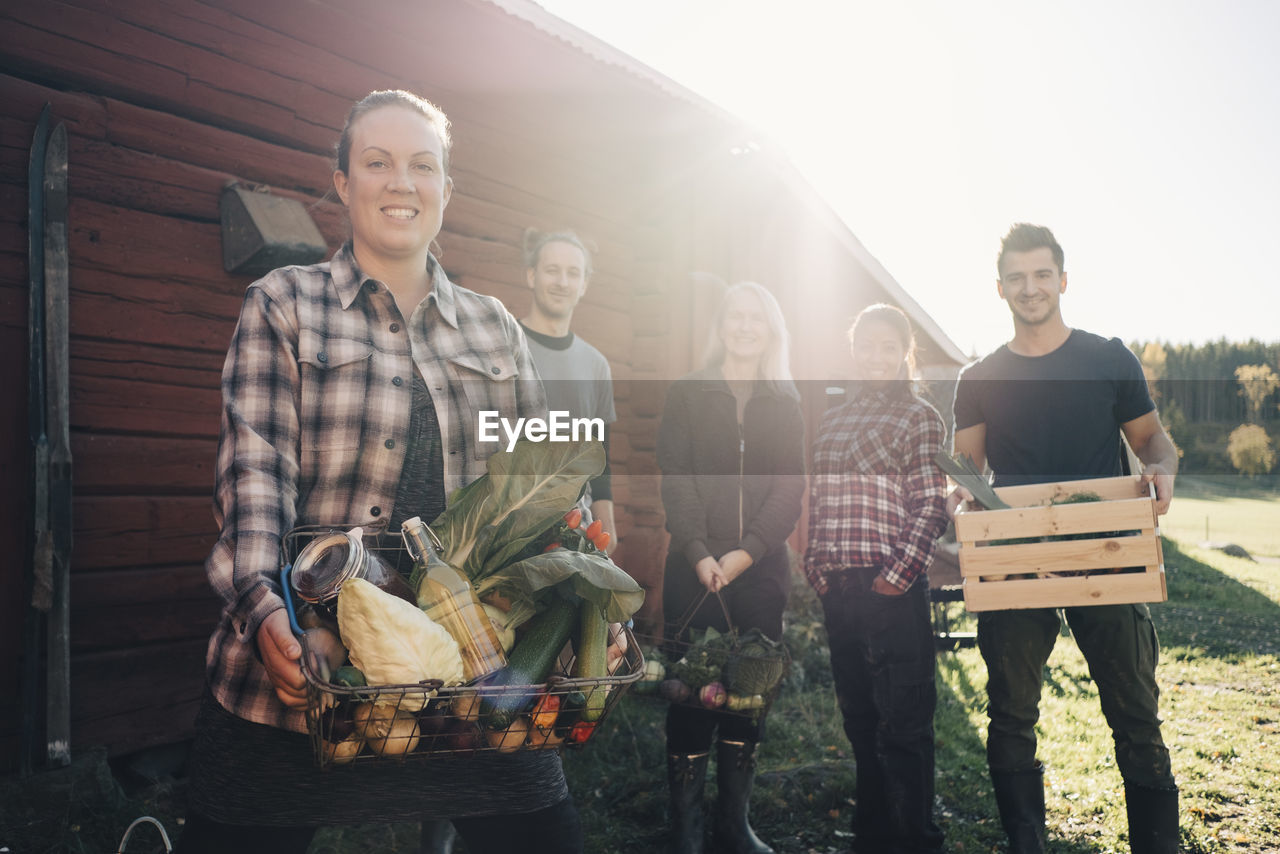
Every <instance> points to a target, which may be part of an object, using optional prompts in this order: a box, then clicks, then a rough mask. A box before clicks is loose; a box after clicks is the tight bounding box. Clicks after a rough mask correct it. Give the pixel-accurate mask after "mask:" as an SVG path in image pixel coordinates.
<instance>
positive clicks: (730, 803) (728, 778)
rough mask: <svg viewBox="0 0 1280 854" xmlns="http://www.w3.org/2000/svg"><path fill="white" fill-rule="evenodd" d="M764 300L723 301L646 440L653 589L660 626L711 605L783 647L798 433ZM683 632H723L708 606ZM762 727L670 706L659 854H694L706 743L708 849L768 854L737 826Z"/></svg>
mask: <svg viewBox="0 0 1280 854" xmlns="http://www.w3.org/2000/svg"><path fill="white" fill-rule="evenodd" d="M787 347H788V336H787V330H786V325H785V323H784V321H783V318H782V311H781V309H780V308H779V307H778V302H777V300H775V299H774V297H773V295H772V294H770V293H769V292H768V291H767V290H765V289H764V288H763V287H762V286H760V285H758V284H755V283H753V282H743V283H740V284H737V285H734V286H733V287H731V288H730V289H729V290H728V291H727V292H726V294H725V297H724V300H723V301H722V302H721V304H720V307H719V310H718V311H717V313H716V317H715V321H714V322H713V324H712V327H711V335H710V341H709V343H708V347H707V355H706V362H705V365H706V366H705V367H704V368H703V369H702V370H700V371H696V372H695V373H692V374H689V375H688V376H686V377H684V378H682V379H681V380H679V381H677V382H676V383H674V384H673V385H672V386H671V389H670V390H669V391H668V394H667V401H666V407H665V409H664V410H663V413H662V425H661V428H660V429H659V432H658V464H659V466H660V467H661V469H662V503H663V507H664V508H665V510H666V516H667V530H669V531H670V532H671V545H670V549H669V551H668V553H667V560H666V570H665V573H666V574H665V577H664V581H663V609H664V612H665V614H666V619H667V622H668V625H671V624H672V623H673V622H674V621H676V620H678V619H679V618H680V617H681V616H682V615H685V614H687V613H688V612H689V610H690V609H691V608H692V607H693V605H694V603H696V602H697V601H698V599H699V598H701V597H702V596H703V595H704V593H706V592H708V591H709V592H711V593H719V594H720V596H721V597H722V598H723V599H724V601H725V603H726V605H727V607H728V610H729V616H730V618H731V619H732V620H733V625H734V627H735V628H737V629H739V630H747V629H750V628H759V629H760V630H761V631H763V632H764V633H765V634H766V635H768V636H769V637H771V638H774V639H779V638H780V637H781V635H782V612H783V609H784V608H785V607H786V603H787V593H788V587H789V582H788V576H789V572H790V566H789V561H788V557H787V548H786V539H787V537H788V536H790V534H791V531H792V529H793V528H794V527H795V524H796V521H797V520H798V519H799V517H800V502H801V498H802V496H803V493H804V423H803V420H802V418H801V414H800V404H799V396H798V395H797V394H796V390H795V386H794V385H793V383H792V381H791V372H790V368H789V366H788V360H787ZM689 626H690V628H703V627H706V626H715V627H716V628H717V629H719V630H725V629H727V628H728V627H727V626H726V625H725V621H724V615H723V613H722V611H721V609H720V606H719V604H718V603H717V602H716V601H715V599H714V597H708V598H707V599H706V601H704V602H703V603H702V607H701V608H699V609H698V611H697V612H696V613H695V614H694V615H693V617H692V620H691V622H690V623H689ZM763 725H764V721H763V719H761V720H758V721H752V720H751V719H749V718H746V717H743V716H741V715H731V714H725V713H722V712H712V711H706V710H702V709H696V708H692V707H688V706H680V705H675V704H673V705H672V706H671V707H670V710H669V712H668V715H667V768H668V782H669V785H670V794H671V813H670V823H671V828H670V829H671V847H670V850H671V851H673V852H681V854H690V853H691V852H698V851H701V850H702V793H703V786H704V783H705V779H706V770H707V764H708V760H709V756H710V750H711V745H712V741H713V739H714V740H716V774H717V781H718V783H719V798H718V801H717V805H716V811H715V819H716V821H715V832H714V836H715V840H716V843H717V846H718V849H719V850H722V851H730V852H742V854H767V852H771V851H772V849H771V848H770V847H769V846H768V845H766V844H764V843H763V842H761V841H760V839H759V838H757V837H756V835H755V833H754V832H753V831H752V830H751V826H750V824H749V823H748V819H747V811H748V801H749V799H750V796H751V788H752V782H753V779H754V776H755V751H756V746H757V745H758V744H759V742H760V738H761V736H762V734H763Z"/></svg>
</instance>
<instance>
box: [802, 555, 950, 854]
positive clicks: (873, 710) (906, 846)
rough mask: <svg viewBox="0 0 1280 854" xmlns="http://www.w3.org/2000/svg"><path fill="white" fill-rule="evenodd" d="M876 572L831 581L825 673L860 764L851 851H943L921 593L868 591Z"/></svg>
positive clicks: (925, 604) (933, 695) (922, 587)
mask: <svg viewBox="0 0 1280 854" xmlns="http://www.w3.org/2000/svg"><path fill="white" fill-rule="evenodd" d="M876 575H877V570H875V569H850V570H847V571H846V572H844V573H840V574H838V575H833V576H829V579H828V580H829V581H830V582H831V588H830V589H829V590H828V591H827V593H826V594H825V595H824V596H823V597H822V609H823V613H824V615H825V617H826V623H827V637H828V639H829V642H830V646H831V672H832V675H833V676H834V677H835V687H836V699H837V700H839V702H840V711H841V713H842V714H843V715H844V731H845V734H846V735H847V736H848V737H849V743H850V744H851V745H852V746H853V756H854V760H855V761H856V762H857V768H858V782H857V794H856V798H857V805H856V806H857V808H856V811H855V814H854V819H853V832H854V835H855V838H856V840H857V849H856V850H857V851H859V852H862V854H868V852H923V851H941V850H942V849H941V846H942V831H941V830H940V829H939V828H938V826H937V825H936V824H935V823H934V821H933V791H934V782H933V779H934V759H933V710H934V706H935V705H936V704H937V696H938V695H937V687H936V685H935V684H934V640H933V628H932V624H931V622H930V619H929V597H928V589H927V586H926V583H925V581H924V579H920V580H919V581H918V582H917V583H916V584H914V585H913V586H912V587H911V589H910V590H908V591H907V592H906V593H904V594H903V595H901V596H884V595H882V594H879V593H873V592H872V591H871V582H872V581H873V580H874V579H875V577H876Z"/></svg>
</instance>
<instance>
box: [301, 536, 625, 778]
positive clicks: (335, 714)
mask: <svg viewBox="0 0 1280 854" xmlns="http://www.w3.org/2000/svg"><path fill="white" fill-rule="evenodd" d="M332 530H336V529H334V528H329V527H324V528H316V527H308V528H298V529H295V530H294V531H291V532H290V533H289V534H288V535H286V537H285V540H284V544H283V548H284V554H285V565H284V569H283V572H282V576H283V582H284V583H283V587H284V590H285V599H286V604H287V605H288V608H289V612H290V618H291V619H293V620H294V629H295V631H296V632H298V634H299V641H300V643H301V645H302V658H301V666H302V674H303V676H304V678H305V679H306V683H307V715H306V717H307V730H308V732H309V733H310V736H311V744H312V748H313V750H314V754H315V759H316V763H317V765H319V766H320V767H321V768H328V767H331V766H334V765H345V764H348V763H351V762H371V761H384V762H385V761H388V760H400V761H404V760H416V759H422V758H427V757H431V756H474V755H476V754H479V753H515V752H517V751H520V750H560V749H563V748H566V747H567V748H580V747H582V746H584V745H586V744H587V743H588V742H590V740H591V739H592V737H593V736H594V735H595V733H596V732H598V731H599V729H600V727H601V725H602V724H603V723H604V721H605V720H606V719H607V718H608V717H609V714H610V712H611V711H612V710H613V709H614V707H615V706H616V705H617V703H618V701H619V699H621V697H622V695H623V694H624V693H625V692H626V690H627V688H628V687H629V686H630V685H631V684H632V683H634V682H636V681H637V680H639V679H640V677H641V675H642V674H643V672H644V666H645V662H644V657H643V655H642V653H641V651H640V644H639V642H638V641H637V640H636V637H635V635H634V634H632V632H631V630H630V629H629V628H627V627H626V626H622V627H621V628H620V630H619V631H620V632H621V633H622V635H623V639H624V640H625V641H626V651H625V652H624V654H623V655H622V657H621V658H619V659H618V660H617V661H616V662H614V664H613V665H612V666H611V668H610V674H609V675H608V676H604V677H599V678H574V677H572V676H570V675H569V674H571V673H572V672H573V664H574V659H575V655H574V653H573V648H572V644H567V645H566V646H565V649H564V650H563V651H562V652H561V654H560V657H559V659H558V661H557V663H556V666H555V670H554V672H553V674H552V675H551V677H550V678H548V679H547V681H546V682H545V683H542V684H538V685H500V686H499V685H485V684H483V683H484V680H478V681H477V683H475V684H471V685H458V686H448V687H446V686H445V685H444V684H443V683H442V682H441V681H440V680H438V679H428V680H424V681H422V682H418V683H414V684H407V685H371V686H359V687H352V686H349V685H346V684H338V683H336V682H334V681H331V680H330V679H327V678H324V676H323V675H322V670H323V669H324V667H325V665H323V664H322V663H321V661H322V657H321V656H319V655H317V654H315V653H316V651H315V650H312V649H310V648H309V643H308V636H307V635H306V633H305V632H302V631H301V627H300V626H299V625H298V624H297V622H296V611H295V609H294V602H293V597H292V595H291V590H290V587H289V581H288V573H289V571H290V567H291V561H292V559H293V558H294V557H296V555H297V553H298V551H300V549H301V546H303V545H305V544H306V542H307V541H309V540H310V539H311V538H314V537H316V536H319V535H324V534H328V533H330V532H331V531H332ZM365 543H366V548H367V549H370V550H373V551H377V552H380V553H382V557H383V559H384V560H386V561H387V563H389V564H390V565H391V566H393V567H395V566H404V565H405V562H404V561H406V560H407V556H405V557H401V556H400V555H396V554H394V552H396V551H397V550H398V551H401V552H403V551H404V550H403V546H402V544H401V543H400V540H399V538H398V537H394V536H391V535H388V534H386V533H382V534H380V535H379V534H367V535H366V536H365ZM409 563H410V564H411V562H409ZM618 640H619V639H618V638H617V637H616V636H615V637H611V638H610V643H613V642H615V641H618Z"/></svg>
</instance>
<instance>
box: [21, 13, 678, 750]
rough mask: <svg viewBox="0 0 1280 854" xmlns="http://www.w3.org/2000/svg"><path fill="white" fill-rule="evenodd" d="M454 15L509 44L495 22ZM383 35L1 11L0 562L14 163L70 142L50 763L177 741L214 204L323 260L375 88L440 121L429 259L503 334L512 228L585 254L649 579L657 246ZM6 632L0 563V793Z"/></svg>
mask: <svg viewBox="0 0 1280 854" xmlns="http://www.w3.org/2000/svg"><path fill="white" fill-rule="evenodd" d="M474 5H475V6H476V7H479V6H481V5H482V4H474ZM455 8H459V9H461V8H463V6H462V5H461V4H459V5H458V6H457V7H455ZM468 14H473V15H481V16H488V17H487V18H485V20H484V21H481V23H485V22H486V21H487V22H488V23H490V24H492V25H493V26H499V25H501V26H505V27H511V26H514V24H513V22H512V21H510V20H505V15H504V14H503V13H501V12H499V11H497V10H483V9H480V10H477V9H476V8H472V9H471V11H470V12H469V13H468ZM405 15H409V16H413V15H417V16H418V19H419V23H424V24H425V23H426V21H425V17H426V15H427V13H426V12H425V11H423V10H422V8H421V6H420V4H409V3H396V4H388V5H385V6H384V5H381V4H375V5H373V6H369V5H368V4H354V3H350V4H343V3H333V4H314V3H302V2H297V3H261V2H257V1H256V0H225V2H219V3H217V4H216V5H213V4H205V3H199V2H194V0H176V1H175V2H173V3H165V4H157V3H150V2H144V0H132V1H131V2H107V0H74V2H65V3H64V2H41V3H30V4H10V5H7V6H6V7H5V8H4V9H3V11H0V34H2V35H0V104H3V106H2V107H0V256H2V258H0V262H2V263H0V357H2V358H0V364H3V368H0V370H2V371H3V372H4V373H3V386H4V389H5V399H6V401H7V402H8V405H7V406H6V407H5V410H4V413H3V414H2V415H0V477H2V478H3V488H2V489H0V537H3V538H4V540H5V541H6V542H9V543H22V542H23V540H24V538H25V537H26V525H27V524H28V522H27V517H26V507H25V505H26V497H25V496H26V482H27V477H28V468H29V463H28V461H27V440H26V420H25V419H26V416H25V413H26V407H25V387H26V380H25V376H26V373H25V370H26V355H25V354H26V346H27V345H26V312H27V307H26V306H27V300H26V294H27V285H26V239H27V223H26V213H25V208H26V163H27V151H28V147H29V145H30V139H31V133H32V129H33V127H34V122H35V119H36V117H37V116H38V114H39V112H40V109H41V107H42V106H43V104H44V103H46V102H49V103H51V104H52V108H53V116H54V118H55V120H56V121H63V122H65V123H66V124H67V128H68V131H69V134H70V170H69V171H70V190H71V205H70V223H71V235H70V252H71V259H72V269H71V288H72V291H71V358H72V364H71V383H72V387H71V415H72V425H71V427H72V439H73V453H74V461H75V462H74V465H75V469H74V477H75V483H74V489H75V532H74V536H75V548H74V552H73V556H72V569H73V578H72V608H73V613H72V647H73V649H72V652H73V674H72V698H73V699H72V702H73V708H72V727H73V730H72V734H73V743H72V749H73V751H74V750H77V749H83V748H84V747H86V746H88V745H94V744H105V745H107V746H108V747H109V748H110V750H111V752H112V753H115V754H119V753H124V752H128V751H131V750H134V749H138V748H141V747H144V746H147V745H151V744H157V743H164V742H169V741H174V740H176V739H179V738H182V737H184V736H186V735H187V734H188V733H189V731H190V726H191V722H192V720H193V717H194V712H195V708H196V704H197V702H198V699H199V696H200V692H201V684H202V679H203V670H204V653H205V644H206V640H207V637H208V634H209V631H210V629H211V628H212V626H213V624H214V621H215V619H216V616H217V612H218V607H219V606H218V603H217V602H216V601H215V600H214V598H213V596H212V594H211V592H210V591H209V589H208V585H207V582H206V581H205V577H204V571H203V566H202V562H203V559H204V557H205V555H206V553H207V551H208V549H209V547H210V546H211V544H212V542H213V539H214V536H215V531H214V527H213V520H212V513H211V505H210V494H211V489H212V479H213V477H212V466H213V462H214V454H215V447H216V442H217V433H218V411H219V404H220V396H219V390H218V385H219V371H220V368H221V364H222V359H223V355H224V353H225V348H226V343H227V341H228V340H229V337H230V334H231V330H232V328H233V325H234V322H235V317H236V315H237V313H238V311H239V307H240V303H241V299H242V295H243V292H244V289H245V286H246V285H247V284H248V280H247V279H245V278H243V277H235V276H231V275H228V274H227V273H225V272H224V271H223V270H222V266H221V243H220V228H219V223H218V197H219V193H220V191H221V189H222V187H223V186H224V184H225V183H226V182H228V181H230V180H238V181H241V182H244V183H248V184H259V183H260V184H266V185H269V186H270V187H272V188H273V191H274V192H276V193H279V194H281V195H286V196H292V197H295V198H299V199H301V200H303V201H304V202H306V203H307V204H309V205H311V208H310V210H311V212H312V216H313V218H314V219H315V220H316V221H317V224H318V225H319V226H320V228H321V231H322V232H323V233H324V235H325V237H326V240H327V241H328V242H329V244H330V247H331V248H333V247H336V246H337V245H338V243H339V242H340V241H341V239H342V237H343V234H344V228H345V226H344V224H343V217H342V212H341V211H340V210H339V209H337V208H336V207H335V206H334V205H332V204H329V203H326V202H320V201H318V200H319V199H320V197H321V196H322V195H323V194H324V192H325V191H326V190H327V189H328V183H329V170H330V168H331V166H330V161H329V159H328V157H327V156H326V152H327V151H328V150H329V148H330V146H331V145H332V143H333V141H334V140H335V139H336V136H337V130H338V128H339V126H340V124H341V121H342V119H343V118H344V114H345V111H346V109H347V108H348V106H349V105H350V103H351V102H352V100H354V99H355V98H357V97H359V96H360V95H363V94H364V93H366V92H368V91H370V90H372V89H374V88H384V87H388V86H405V87H407V88H416V89H418V90H419V91H422V92H423V93H424V94H427V95H429V96H431V97H433V99H436V100H437V101H438V102H439V103H441V105H442V106H443V107H444V108H445V109H446V111H448V112H449V113H450V116H451V118H452V119H453V120H454V124H455V143H456V149H455V159H454V163H455V168H454V173H453V177H454V180H455V192H454V196H453V200H452V203H451V205H450V207H449V210H448V211H447V213H446V217H445V232H444V233H442V235H441V238H440V243H441V245H442V246H443V248H444V253H443V257H442V260H443V263H444V265H445V267H446V269H447V270H449V272H450V273H451V275H453V276H454V277H455V278H456V280H457V281H458V282H459V283H461V284H463V285H464V286H467V287H471V288H474V289H475V290H478V291H482V292H487V293H492V294H495V295H497V296H499V297H500V298H502V299H503V300H504V301H506V302H507V303H508V305H509V307H510V308H511V309H512V310H513V311H514V312H515V313H516V314H517V315H519V314H522V313H523V311H524V310H525V308H526V304H527V303H526V298H525V294H524V291H523V289H522V288H520V287H519V283H520V282H522V280H523V277H522V273H521V270H520V258H519V250H518V246H519V244H520V238H521V235H522V233H523V230H524V228H525V227H526V226H529V225H536V226H540V227H554V226H563V225H568V226H571V227H574V228H577V229H578V230H579V231H580V232H582V233H583V234H584V235H586V236H588V237H589V238H590V239H592V240H594V241H595V242H596V243H597V244H598V246H599V252H598V257H597V269H598V274H597V276H596V278H595V280H594V281H593V284H592V287H591V290H590V292H589V294H588V296H587V299H586V301H585V302H584V304H583V306H582V308H581V310H580V312H579V316H578V319H577V321H576V323H577V325H578V328H579V330H580V331H581V332H582V333H583V334H584V337H586V338H587V339H588V340H591V341H592V342H593V343H595V344H597V346H599V347H600V348H601V350H603V351H604V352H605V354H606V355H607V356H608V357H609V359H610V361H611V362H612V364H613V367H614V370H615V374H616V376H617V377H618V379H619V381H620V382H619V400H618V409H619V416H620V424H619V427H618V430H617V432H616V433H615V436H616V439H615V447H614V459H615V466H617V467H618V469H619V471H620V472H621V473H622V474H621V476H620V477H619V479H618V486H617V490H618V499H619V502H620V504H621V505H622V512H621V513H620V516H621V520H622V523H623V530H622V537H623V549H622V552H621V554H620V556H619V560H620V562H621V563H623V565H624V566H629V567H635V571H636V572H637V574H638V575H640V576H645V575H646V574H648V575H650V576H651V575H652V574H653V571H654V569H653V566H652V565H650V564H651V562H652V560H653V556H654V555H655V554H658V553H659V552H660V550H661V532H660V527H661V507H660V503H659V502H658V501H657V497H656V496H657V490H656V478H655V477H653V475H654V474H655V469H654V467H653V465H652V463H651V462H650V460H651V457H652V451H653V437H654V435H655V433H656V418H657V415H658V414H659V412H660V409H661V396H660V393H656V392H655V390H654V388H655V386H656V385H657V383H656V382H655V381H656V380H658V379H660V378H661V377H663V376H664V375H665V374H666V373H668V367H667V359H666V356H665V345H664V344H663V340H664V337H665V336H666V335H667V334H668V331H669V330H668V319H667V313H666V312H665V310H664V306H665V299H664V288H665V287H666V284H667V283H666V279H665V278H664V276H663V275H662V272H661V267H662V264H661V262H660V261H659V260H658V258H657V253H656V252H655V250H654V244H655V242H656V235H657V231H656V230H651V229H649V227H648V226H646V225H645V224H644V223H643V222H641V221H639V220H638V219H637V217H636V215H635V206H634V205H633V204H631V203H630V202H629V201H628V200H627V199H626V197H625V195H623V194H621V193H620V190H619V188H618V187H617V186H610V184H609V176H610V175H611V174H612V172H611V171H610V170H611V169H613V170H620V171H626V169H625V168H620V167H626V166H627V163H626V161H627V157H628V156H629V155H626V154H625V153H623V154H621V155H619V157H620V159H621V160H622V161H624V162H623V163H622V164H617V163H614V164H612V165H611V167H610V168H609V169H597V168H593V167H598V166H600V164H601V162H602V157H603V155H601V154H598V153H595V154H593V153H591V152H561V151H556V150H551V149H549V148H548V147H547V146H546V145H545V144H544V143H540V142H539V141H538V140H536V139H528V138H524V137H521V136H519V135H517V134H515V133H513V132H511V131H505V132H504V131H501V130H498V129H495V128H493V127H490V126H488V124H487V123H486V116H485V115H484V109H483V104H479V105H477V102H476V100H475V99H471V98H468V96H466V95H465V94H462V93H458V92H451V91H449V90H447V88H446V89H441V90H439V91H437V90H434V89H432V88H431V87H426V86H421V85H418V84H416V83H415V81H421V80H423V79H428V78H431V77H432V76H433V75H432V73H431V72H432V69H431V68H430V67H427V68H424V61H423V59H422V57H423V55H424V51H423V47H424V45H423V43H422V42H421V41H412V40H411V39H410V37H409V36H405V35H399V33H401V32H404V31H405V29H404V27H403V21H404V16H405ZM499 17H501V18H503V20H499ZM392 22H396V23H397V24H398V25H399V26H397V27H392V26H391V23H392ZM409 29H410V30H412V29H413V28H412V27H411V28H409ZM418 29H419V30H421V29H422V28H418ZM548 41H550V39H548ZM410 46H412V47H413V48H414V50H412V51H407V50H397V49H396V48H397V47H400V48H407V47H410ZM555 49H557V50H565V49H566V48H565V47H564V46H563V45H559V46H556V47H555ZM456 50H457V47H456V46H455V52H456ZM427 53H428V54H430V51H427ZM448 58H449V57H448V56H447V55H442V57H441V59H440V60H439V61H440V62H442V63H444V62H445V61H446V60H447V59H448ZM471 61H473V62H474V61H475V60H471ZM601 175H603V176H605V177H603V178H602V177H600V176H601ZM634 354H640V355H639V356H638V357H637V356H635V355H634ZM633 553H634V560H633V558H632V555H633ZM22 620H23V603H22V568H21V567H20V563H19V562H18V561H8V562H6V563H5V564H4V565H3V566H2V567H0V660H3V661H5V662H6V666H5V667H4V668H3V670H2V671H0V770H3V769H5V768H9V767H12V765H13V763H14V761H15V759H16V740H17V716H18V711H17V709H18V697H19V696H20V691H19V686H18V684H17V673H18V667H17V662H18V660H19V656H20V637H21V629H20V627H21V625H22ZM10 663H12V664H10Z"/></svg>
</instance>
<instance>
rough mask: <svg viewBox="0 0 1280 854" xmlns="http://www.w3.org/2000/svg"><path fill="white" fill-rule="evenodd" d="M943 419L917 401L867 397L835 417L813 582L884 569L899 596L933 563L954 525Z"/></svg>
mask: <svg viewBox="0 0 1280 854" xmlns="http://www.w3.org/2000/svg"><path fill="white" fill-rule="evenodd" d="M943 435H944V430H943V426H942V419H941V418H939V417H938V413H937V412H936V411H934V409H933V407H931V406H929V404H927V403H925V402H923V401H921V400H919V399H917V398H915V397H911V398H901V399H894V398H891V397H889V396H887V395H886V394H885V393H884V392H879V391H877V392H869V393H866V394H864V395H863V396H861V397H859V398H858V399H856V400H853V401H851V402H850V403H846V404H845V405H843V406H841V407H839V408H837V409H833V410H832V411H830V412H829V413H827V416H826V418H825V419H824V422H823V425H822V428H821V430H819V432H818V439H817V442H816V443H815V445H814V451H813V469H812V472H811V480H810V490H809V547H808V551H807V552H806V554H805V576H806V577H807V578H808V579H809V583H810V584H811V585H812V586H813V588H814V590H816V591H817V592H818V593H819V594H823V593H825V592H826V591H827V578H826V577H827V576H828V575H830V574H833V573H838V572H842V571H844V570H846V569H849V568H851V567H876V568H879V569H880V571H881V572H882V573H883V574H884V576H885V578H886V579H887V580H888V581H889V582H890V583H891V584H893V585H894V586H895V587H898V588H899V589H901V590H906V589H908V588H909V587H910V586H911V584H912V583H913V582H914V581H915V580H916V579H917V578H918V577H919V576H920V575H921V574H922V573H924V572H925V570H926V569H927V568H928V566H929V562H930V561H931V560H932V559H933V553H934V549H935V548H936V547H937V538H938V536H939V535H940V534H941V533H942V531H943V530H944V529H945V528H946V527H947V510H946V477H945V476H944V475H943V473H942V471H941V470H940V469H939V468H938V467H937V465H936V464H935V463H934V461H933V457H934V455H935V454H936V453H937V452H938V451H940V450H942V442H943Z"/></svg>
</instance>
